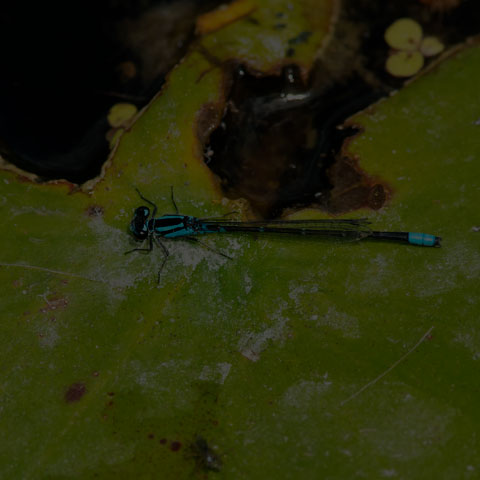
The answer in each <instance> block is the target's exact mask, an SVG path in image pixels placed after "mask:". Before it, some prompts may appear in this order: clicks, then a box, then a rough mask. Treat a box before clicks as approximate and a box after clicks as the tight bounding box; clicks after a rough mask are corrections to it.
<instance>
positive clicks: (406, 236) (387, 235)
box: [125, 188, 441, 282]
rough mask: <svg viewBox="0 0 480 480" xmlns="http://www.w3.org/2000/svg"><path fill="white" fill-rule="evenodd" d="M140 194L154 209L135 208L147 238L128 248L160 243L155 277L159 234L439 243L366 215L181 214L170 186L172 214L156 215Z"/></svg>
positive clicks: (139, 231) (137, 231)
mask: <svg viewBox="0 0 480 480" xmlns="http://www.w3.org/2000/svg"><path fill="white" fill-rule="evenodd" d="M136 190H137V192H138V194H139V195H140V198H141V199H142V200H144V201H145V202H147V203H148V204H149V205H151V206H152V207H153V212H151V211H150V208H149V207H146V206H141V207H138V208H137V209H135V213H134V215H133V220H132V222H131V223H130V231H131V232H132V233H133V235H134V237H135V239H136V240H138V241H142V242H143V241H145V240H147V241H148V248H134V249H133V250H129V251H128V252H125V253H126V254H127V253H131V252H151V251H152V249H153V243H154V242H155V243H156V244H157V245H158V246H159V247H161V249H162V251H163V254H164V258H163V261H162V264H161V265H160V269H159V271H158V281H159V282H160V274H161V272H162V269H163V267H164V265H165V262H166V261H167V258H168V255H169V252H168V249H167V247H165V245H164V244H163V243H162V242H161V241H160V239H161V238H167V239H178V238H183V239H186V240H191V241H196V242H198V239H197V238H196V236H197V235H203V234H208V233H231V232H244V233H283V234H291V235H303V236H307V235H308V236H317V237H328V238H339V239H344V240H362V239H365V238H370V239H375V240H384V241H393V242H401V243H409V244H410V245H420V246H424V247H439V246H440V241H441V238H440V237H437V236H435V235H430V234H428V233H414V232H381V231H376V230H372V229H371V228H370V225H371V222H370V221H368V220H367V219H365V218H358V219H318V220H253V221H245V222H239V221H234V220H228V219H226V218H225V217H222V218H197V217H192V216H190V215H181V214H179V213H178V208H177V205H176V203H175V199H174V198H173V188H172V190H171V199H172V203H173V206H174V208H175V212H176V213H175V214H166V215H162V216H161V217H157V216H156V215H157V206H156V205H155V204H154V203H153V202H152V201H150V200H148V199H147V198H145V197H144V196H143V195H142V194H141V193H140V191H139V190H138V189H136ZM202 245H203V246H205V247H206V248H209V249H210V250H213V251H215V252H216V253H218V254H219V255H222V256H224V257H226V258H231V257H229V256H228V255H225V254H224V253H221V252H217V251H216V250H214V249H212V248H211V247H209V246H207V245H205V244H203V243H202Z"/></svg>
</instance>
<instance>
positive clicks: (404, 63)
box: [385, 52, 424, 77]
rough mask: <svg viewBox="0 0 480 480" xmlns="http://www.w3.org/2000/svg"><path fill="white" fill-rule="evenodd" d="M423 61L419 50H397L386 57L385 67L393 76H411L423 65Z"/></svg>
mask: <svg viewBox="0 0 480 480" xmlns="http://www.w3.org/2000/svg"><path fill="white" fill-rule="evenodd" d="M423 63H424V59H423V55H422V54H421V53H420V52H397V53H394V54H393V55H390V56H389V57H388V59H387V63H386V65H385V68H386V69H387V72H388V73H390V74H391V75H393V76H394V77H411V76H412V75H415V74H416V73H417V72H418V71H419V70H420V69H421V68H422V67H423Z"/></svg>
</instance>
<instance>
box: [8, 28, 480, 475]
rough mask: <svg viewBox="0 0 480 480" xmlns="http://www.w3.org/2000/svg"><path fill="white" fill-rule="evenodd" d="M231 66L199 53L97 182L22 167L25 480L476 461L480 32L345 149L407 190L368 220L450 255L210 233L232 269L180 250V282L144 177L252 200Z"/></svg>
mask: <svg viewBox="0 0 480 480" xmlns="http://www.w3.org/2000/svg"><path fill="white" fill-rule="evenodd" d="M242 22H243V20H242ZM227 28H232V29H233V30H234V31H235V32H236V29H237V28H238V26H237V25H236V24H231V25H229V26H228V27H225V29H227ZM249 28H250V27H248V28H247V30H248V29H249ZM225 29H222V30H221V32H222V35H226V34H225V33H224V31H225ZM248 31H249V30H248ZM216 33H217V32H216ZM218 33H219V34H220V31H219V32H218ZM212 35H213V34H212ZM234 38H235V41H237V40H236V39H237V38H238V37H237V36H235V37H234ZM209 41H213V40H212V39H210V40H209ZM252 48H253V49H256V44H254V45H253V46H252ZM255 55H256V54H254V53H252V52H250V53H246V54H245V58H249V59H252V61H253V63H252V64H255V65H257V66H258V65H259V63H257V62H259V60H258V57H256V56H255ZM265 58H266V57H265ZM271 58H273V56H272V57H268V58H266V61H265V64H262V65H264V67H265V71H268V70H270V68H271V65H272V64H273V61H272V62H271V61H270V60H269V59H271ZM210 60H212V59H210ZM210 60H209V59H208V55H205V53H204V52H202V51H201V50H198V51H195V50H194V51H192V52H190V53H189V55H188V56H187V57H186V58H185V60H184V61H183V62H182V63H181V64H180V65H179V66H178V67H177V68H176V69H175V70H174V71H173V72H172V73H171V75H170V76H169V79H168V82H167V85H166V87H165V89H164V91H163V92H162V93H161V94H160V95H159V96H158V97H157V99H156V100H155V101H154V102H153V103H152V104H151V105H150V106H149V107H148V109H147V110H146V111H145V112H144V113H143V115H142V116H140V118H139V119H138V120H137V121H136V123H135V124H134V126H133V127H132V129H131V130H130V131H129V132H126V133H125V134H124V135H123V137H122V138H121V140H120V142H119V144H118V146H117V148H116V151H115V152H114V155H113V156H112V158H111V160H110V162H109V163H108V164H107V165H106V166H105V169H104V175H103V176H102V178H100V179H97V181H96V182H91V183H90V184H89V185H85V186H84V187H83V189H81V190H79V189H77V188H75V186H73V185H71V184H68V183H66V182H56V183H49V184H39V183H35V182H33V181H32V180H31V179H30V178H28V177H26V176H24V175H22V174H21V173H20V172H18V171H15V170H12V169H10V170H2V171H1V172H0V181H1V182H3V187H2V197H1V198H2V201H1V202H0V214H1V217H0V218H1V222H2V232H3V235H2V253H1V256H0V278H1V281H2V286H3V290H2V294H1V295H2V296H1V305H2V313H3V315H2V327H3V335H2V340H1V341H2V378H1V389H2V417H1V418H0V426H1V431H2V432H3V434H4V437H5V438H7V439H8V441H4V442H3V444H2V449H1V457H0V458H1V460H0V468H1V471H2V476H3V477H5V478H68V477H79V478H85V477H89V476H96V477H97V478H114V477H115V478H119V477H120V478H136V477H145V478H150V477H157V476H159V475H160V476H162V478H189V477H194V478H195V477H203V476H206V475H208V476H212V477H213V476H214V475H218V476H219V477H226V478H253V479H255V478H259V479H260V478H262V479H263V478H306V477H307V478H308V477H312V478H317V477H320V478H323V477H327V478H339V479H343V478H355V477H360V476H364V477H366V478H379V477H387V476H395V475H396V476H398V477H400V478H402V477H404V478H437V477H438V478H442V477H443V478H445V477H452V478H458V477H461V476H467V475H469V474H470V473H469V472H475V469H476V468H477V463H476V462H477V458H476V451H477V450H478V448H479V446H478V439H477V433H476V424H477V421H478V418H477V417H478V415H479V414H478V408H477V405H478V401H479V398H478V393H477V392H478V385H477V382H478V381H477V380H476V375H475V373H476V370H477V362H478V338H479V334H478V327H477V325H476V323H477V319H478V314H479V306H478V294H477V293H476V291H477V285H478V278H479V275H480V256H479V253H478V251H479V250H478V245H479V241H480V240H479V237H478V232H476V231H474V230H473V229H472V227H474V226H478V221H477V219H478V216H477V215H476V213H475V211H476V210H474V209H476V206H477V205H478V200H479V191H480V189H479V187H478V182H477V179H478V178H479V175H478V173H479V172H478V168H479V167H478V162H476V161H475V160H476V158H477V156H478V152H479V151H480V140H479V138H480V136H479V135H478V132H477V129H478V128H479V127H478V124H477V123H478V118H479V117H480V113H479V111H478V109H477V107H476V102H473V101H472V98H476V95H477V85H478V80H479V79H480V67H479V65H480V61H479V60H480V47H479V46H478V45H477V44H474V45H472V46H471V47H470V48H468V49H466V50H465V51H459V52H454V53H453V54H451V55H450V57H449V58H446V60H445V61H444V62H443V63H442V64H440V65H439V66H437V67H435V68H433V69H431V70H430V71H429V72H428V73H427V74H425V75H424V76H422V77H421V78H419V79H418V80H416V81H415V82H412V83H410V84H409V85H408V86H407V87H405V88H404V89H403V90H402V91H401V92H399V93H398V94H397V95H395V96H393V97H391V98H389V99H387V100H385V101H383V102H380V103H379V104H377V105H375V106H373V107H372V108H371V109H370V110H368V111H366V112H363V113H361V114H359V115H357V116H355V117H354V118H352V119H351V122H350V123H351V124H352V125H356V126H358V127H359V128H361V130H362V131H361V133H360V134H359V135H358V136H357V137H356V138H355V139H354V140H353V141H351V142H350V143H348V144H346V145H345V149H344V154H345V156H349V157H351V159H352V161H358V162H359V164H360V166H361V167H362V168H364V169H365V170H366V171H367V172H368V173H369V174H371V175H372V176H377V177H379V178H382V179H383V181H384V182H385V184H386V185H387V186H388V187H389V191H390V200H389V204H388V206H387V207H385V208H384V209H382V210H380V211H378V212H376V213H375V214H372V212H370V211H368V212H366V211H363V212H356V215H359V216H364V215H369V216H371V217H372V219H373V220H374V221H375V225H376V226H378V228H383V229H389V230H392V229H402V230H404V229H410V230H425V231H427V232H428V233H435V234H439V235H442V236H443V238H444V246H443V247H442V248H441V249H426V248H421V247H409V246H405V245H396V244H387V243H375V242H368V241H364V242H356V243H344V244H337V243H331V242H318V241H316V240H310V239H307V238H298V239H297V238H276V237H268V236H267V237H265V236H248V235H238V236H227V235H225V236H223V237H220V236H219V237H218V238H216V237H211V238H205V242H208V245H210V246H211V247H213V248H215V249H216V250H219V251H222V252H226V253H228V254H229V255H231V256H233V257H234V260H227V259H225V258H223V257H221V256H219V255H217V254H216V253H214V252H211V251H209V250H207V249H204V248H202V247H201V246H198V245H190V244H185V243H184V242H180V241H178V242H175V241H172V242H169V243H168V248H169V249H170V251H171V258H170V259H169V261H168V263H167V264H166V267H165V270H164V272H163V274H162V281H161V283H160V285H157V283H156V279H155V277H156V272H157V269H158V266H159V262H160V261H161V258H162V255H161V251H160V250H155V251H153V252H152V254H151V255H149V256H146V255H145V256H144V255H141V254H138V255H135V254H131V255H129V256H125V255H124V254H123V253H124V252H125V251H126V250H129V249H131V248H133V246H134V244H133V240H129V239H128V238H129V237H128V224H129V222H130V220H131V217H132V212H133V210H134V208H135V207H137V206H138V205H139V204H140V202H141V200H140V199H139V198H138V195H137V193H136V192H135V190H134V187H135V186H136V187H139V188H140V189H141V191H142V193H143V195H145V196H146V197H147V198H151V199H152V200H153V201H155V202H156V203H157V204H158V206H159V210H160V211H161V212H169V211H172V208H173V207H172V205H171V200H170V188H169V187H170V185H173V186H174V193H175V196H176V203H177V204H178V206H179V209H180V211H182V212H185V213H188V214H193V215H196V216H208V215H216V216H218V215H221V214H224V213H227V212H229V211H231V210H239V212H240V213H239V215H246V214H247V213H248V209H246V208H243V204H242V202H238V205H234V204H233V202H228V201H226V200H224V199H223V198H222V195H221V192H220V188H219V187H218V181H217V179H216V178H215V177H214V176H213V175H212V174H211V173H210V171H209V170H208V168H207V167H206V165H205V164H204V163H203V161H202V151H201V147H202V142H201V139H202V138H203V137H204V136H205V135H206V134H207V133H208V132H209V131H211V128H213V127H212V125H215V124H216V123H217V122H218V120H219V115H220V113H219V112H221V111H222V107H223V105H224V101H225V99H224V80H225V79H224V77H223V73H222V70H221V69H220V68H217V67H218V66H217V65H213V66H212V62H211V61H210ZM477 96H478V95H477ZM259 458H261V461H259Z"/></svg>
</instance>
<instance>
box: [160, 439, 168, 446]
mask: <svg viewBox="0 0 480 480" xmlns="http://www.w3.org/2000/svg"><path fill="white" fill-rule="evenodd" d="M159 442H160V443H161V444H162V445H165V444H166V443H167V439H166V438H161V439H160V440H159Z"/></svg>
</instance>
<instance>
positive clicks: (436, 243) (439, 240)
mask: <svg viewBox="0 0 480 480" xmlns="http://www.w3.org/2000/svg"><path fill="white" fill-rule="evenodd" d="M433 246H434V247H441V246H442V237H435V241H434V242H433Z"/></svg>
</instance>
